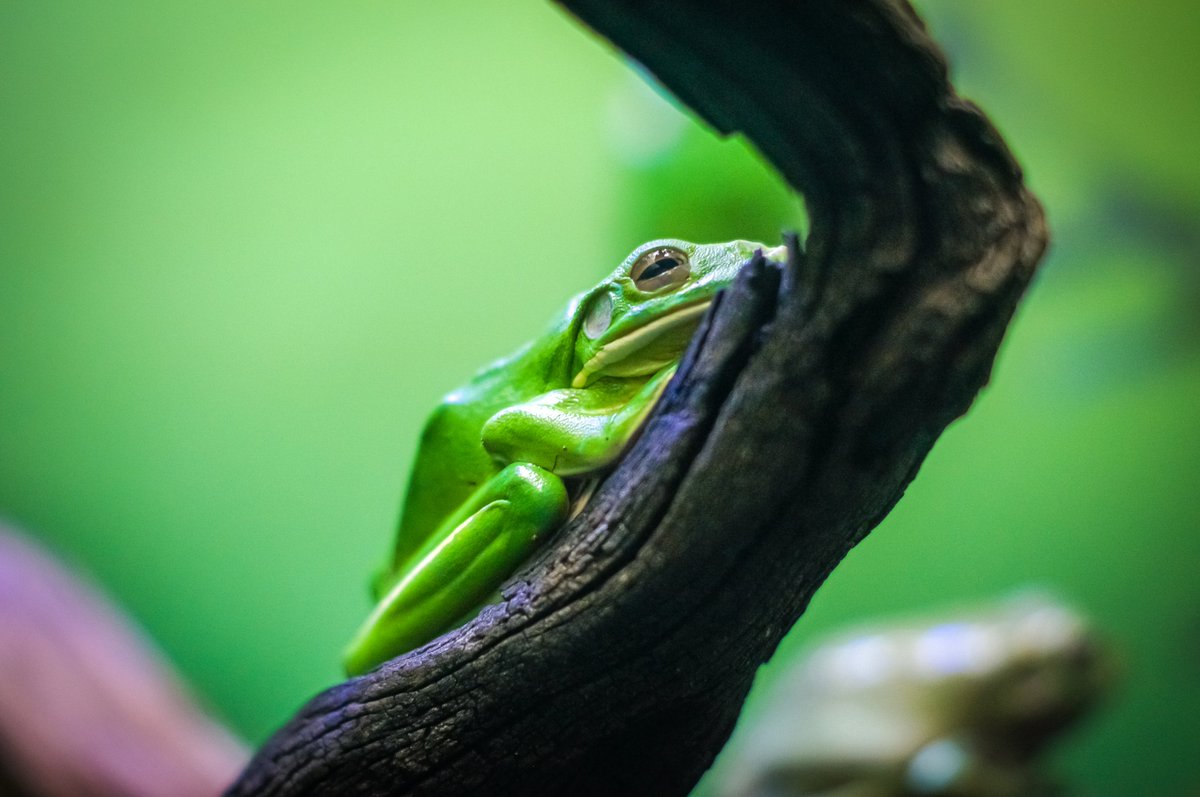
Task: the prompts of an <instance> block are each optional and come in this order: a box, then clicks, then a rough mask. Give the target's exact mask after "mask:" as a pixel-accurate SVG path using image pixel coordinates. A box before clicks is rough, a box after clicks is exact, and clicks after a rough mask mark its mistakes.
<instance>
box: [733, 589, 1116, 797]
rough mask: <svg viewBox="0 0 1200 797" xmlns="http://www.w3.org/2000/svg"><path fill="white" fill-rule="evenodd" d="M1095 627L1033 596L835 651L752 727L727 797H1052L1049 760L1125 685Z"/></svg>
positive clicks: (772, 698)
mask: <svg viewBox="0 0 1200 797" xmlns="http://www.w3.org/2000/svg"><path fill="white" fill-rule="evenodd" d="M1114 680H1115V678H1114V668H1113V662H1112V657H1111V656H1110V655H1109V654H1108V652H1107V651H1105V650H1104V649H1103V648H1102V647H1101V645H1100V643H1099V642H1098V641H1097V639H1096V637H1095V635H1094V632H1093V630H1092V629H1091V628H1089V626H1088V624H1087V623H1086V622H1085V621H1084V620H1083V618H1082V617H1081V616H1080V615H1079V614H1078V613H1076V612H1075V611H1073V610H1072V609H1069V608H1067V607H1066V606H1064V605H1062V604H1061V603H1059V602H1057V601H1055V600H1054V599H1052V598H1050V597H1048V596H1047V595H1045V594H1043V593H1034V592H1026V593H1022V594H1019V595H1017V596H1015V597H1013V598H1010V599H1007V600H1003V601H999V602H998V603H996V604H994V605H992V606H990V607H983V608H980V609H976V610H968V611H965V612H961V613H957V614H951V615H946V614H943V615H941V616H940V617H939V618H938V619H937V620H932V619H926V620H925V621H921V620H915V621H904V622H897V623H893V624H887V625H876V626H873V627H867V628H862V629H859V630H856V631H854V632H851V633H848V634H844V635H839V636H836V637H834V638H832V639H829V640H828V641H825V642H823V643H819V644H818V646H817V647H816V648H814V649H813V650H812V652H811V653H810V654H809V655H807V656H806V657H804V658H802V659H801V660H799V661H798V663H797V664H796V665H795V666H794V667H793V668H791V669H790V670H788V671H787V672H785V673H783V674H782V675H781V676H780V678H779V682H778V683H776V684H775V685H774V687H773V688H772V689H770V690H769V694H768V697H767V699H766V701H765V702H764V704H763V708H761V709H760V712H759V714H758V715H757V716H755V717H754V718H753V720H752V721H751V724H750V725H749V726H748V727H746V728H744V729H743V728H739V733H738V734H736V735H735V736H734V742H733V743H732V746H731V748H730V750H729V751H728V753H727V754H726V756H727V757H726V759H725V761H724V764H723V770H724V777H722V778H719V783H720V787H719V789H718V793H720V794H721V795H724V796H725V797H916V796H917V795H941V796H942V797H951V796H953V797H1042V796H1043V795H1054V794H1061V793H1063V792H1062V791H1060V789H1059V787H1058V784H1056V783H1055V782H1054V780H1053V779H1052V778H1051V777H1050V776H1049V775H1048V774H1047V773H1046V771H1045V768H1044V765H1043V762H1042V760H1041V758H1042V754H1043V753H1044V752H1045V750H1046V749H1047V747H1048V746H1049V745H1050V744H1051V743H1052V742H1053V741H1054V740H1055V739H1056V738H1057V737H1058V736H1059V735H1060V734H1061V733H1062V732H1063V731H1065V730H1066V729H1067V728H1069V727H1071V726H1072V725H1074V724H1075V723H1076V722H1077V721H1078V720H1079V719H1080V718H1081V717H1082V716H1083V715H1084V714H1086V713H1087V712H1088V710H1089V709H1091V708H1092V707H1093V706H1094V704H1095V703H1096V702H1097V700H1098V698H1099V697H1100V696H1101V695H1102V694H1103V693H1104V692H1106V691H1107V690H1108V689H1109V688H1110V687H1111V685H1112V683H1113V681H1114Z"/></svg>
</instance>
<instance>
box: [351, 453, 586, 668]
mask: <svg viewBox="0 0 1200 797" xmlns="http://www.w3.org/2000/svg"><path fill="white" fill-rule="evenodd" d="M567 507H568V501H567V491H566V488H565V486H564V485H563V482H562V479H560V478H559V477H558V476H556V475H554V474H553V473H550V472H549V471H547V470H546V469H544V468H541V467H539V466H537V465H533V464H529V463H523V462H514V463H512V464H510V465H508V466H506V467H505V468H503V469H502V470H501V471H500V472H499V473H497V474H496V475H495V476H493V477H492V478H490V479H488V480H487V481H486V482H485V483H484V484H483V485H481V486H480V487H479V489H478V490H476V491H475V493H474V494H472V495H471V497H470V499H468V500H467V502H466V503H465V504H464V505H463V506H462V507H461V508H459V510H458V511H457V512H455V513H454V514H453V515H451V516H450V517H449V518H447V519H446V520H445V521H443V522H442V524H441V526H439V527H438V529H437V531H436V532H434V534H432V535H431V536H430V539H429V542H428V543H427V544H426V545H425V546H424V547H423V548H421V549H420V550H419V551H418V552H417V553H416V554H414V556H413V557H412V559H411V560H410V563H409V564H406V565H405V566H404V567H402V568H401V569H400V570H399V575H398V577H396V578H395V579H394V580H393V583H392V584H391V585H390V586H388V588H387V590H386V592H385V594H384V595H383V597H382V598H381V599H380V601H379V603H378V605H376V607H375V609H374V611H372V612H371V615H370V617H368V618H367V620H366V622H365V623H363V626H362V628H360V629H359V631H358V633H357V634H356V635H355V637H354V639H353V640H352V641H351V642H350V646H349V647H348V648H347V650H346V654H345V660H344V661H345V665H346V671H347V672H348V673H350V674H351V675H358V674H360V673H364V672H366V671H367V670H369V669H371V668H372V667H374V666H375V665H377V664H379V663H380V662H383V661H386V660H387V659H390V658H392V657H393V656H398V655H399V654H401V653H404V652H405V651H408V650H412V649H413V648H416V647H418V646H419V645H422V644H424V643H426V642H428V641H429V640H431V639H433V638H434V637H435V636H437V635H438V634H440V633H442V632H443V631H445V630H447V629H448V628H450V627H452V626H453V624H454V623H455V622H457V621H459V620H461V619H462V617H463V615H465V614H466V613H467V612H469V611H471V610H472V609H474V608H476V607H478V606H479V605H480V604H481V603H483V602H484V601H486V600H487V598H488V597H489V596H490V595H492V594H493V593H494V592H495V591H496V590H497V588H499V586H500V585H501V584H502V583H503V582H504V580H505V579H506V578H508V577H509V576H510V575H512V573H513V571H514V570H516V568H517V566H518V565H520V564H521V562H523V561H525V559H526V558H528V556H529V554H530V553H531V552H532V551H533V549H534V548H535V547H536V545H537V543H538V541H539V540H540V539H541V538H542V537H544V536H545V535H546V534H547V533H549V532H551V531H553V530H554V529H555V528H556V527H557V526H559V525H560V524H561V523H562V522H563V520H565V519H566V514H567Z"/></svg>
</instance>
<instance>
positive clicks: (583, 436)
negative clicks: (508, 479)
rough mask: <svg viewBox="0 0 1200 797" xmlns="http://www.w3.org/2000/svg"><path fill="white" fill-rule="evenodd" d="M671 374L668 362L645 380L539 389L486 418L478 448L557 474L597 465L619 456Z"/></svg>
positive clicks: (576, 472)
mask: <svg viewBox="0 0 1200 797" xmlns="http://www.w3.org/2000/svg"><path fill="white" fill-rule="evenodd" d="M674 374H675V366H674V365H671V366H668V367H665V368H663V369H661V370H660V371H659V372H658V373H656V374H654V375H653V376H652V377H650V378H649V379H618V378H611V379H601V380H599V381H597V382H594V383H592V384H590V385H588V386H587V387H584V388H564V389H560V390H551V391H549V392H547V393H543V394H542V395H540V396H538V397H536V398H534V399H533V400H531V401H527V402H525V403H524V404H517V405H514V406H512V407H509V408H507V409H504V410H501V411H500V412H498V413H496V414H495V415H493V416H492V417H491V418H490V419H488V422H487V423H486V424H484V426H483V447H484V448H486V449H487V450H488V452H490V453H491V454H492V456H494V457H496V458H497V459H499V460H500V461H502V462H516V461H520V462H533V463H537V464H538V465H541V466H542V467H543V468H545V469H547V470H550V471H553V472H554V473H557V474H559V475H562V476H577V475H581V474H586V473H592V472H595V471H598V470H601V469H603V468H605V467H607V466H608V465H611V464H612V463H613V462H615V461H616V460H617V458H618V457H620V456H621V452H623V451H624V450H625V448H626V447H627V446H628V445H629V441H630V440H631V439H633V437H634V435H635V434H636V433H637V430H638V428H639V427H640V426H641V425H642V422H643V421H645V420H646V416H648V415H649V414H650V410H651V409H653V408H654V404H655V402H657V401H658V398H659V396H661V395H662V392H663V390H664V389H665V388H666V386H667V383H668V382H670V380H671V377H672V376H673V375H674Z"/></svg>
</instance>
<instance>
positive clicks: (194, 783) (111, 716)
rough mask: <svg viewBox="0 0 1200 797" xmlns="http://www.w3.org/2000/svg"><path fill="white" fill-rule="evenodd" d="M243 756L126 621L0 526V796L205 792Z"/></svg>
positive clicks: (228, 777) (224, 780) (140, 796)
mask: <svg viewBox="0 0 1200 797" xmlns="http://www.w3.org/2000/svg"><path fill="white" fill-rule="evenodd" d="M246 758H247V753H246V750H245V748H244V747H243V746H242V744H241V743H240V742H239V741H237V740H236V739H235V738H234V737H233V736H232V735H230V734H229V732H227V731H226V730H225V729H224V728H222V727H221V726H220V725H218V724H217V723H216V722H214V721H213V720H211V719H209V718H208V717H207V716H205V714H204V713H203V712H202V711H201V710H200V708H199V707H198V706H197V705H196V703H195V701H194V700H193V699H192V698H191V697H190V696H189V695H188V694H187V691H186V689H185V688H184V686H183V685H182V683H181V682H180V680H179V678H178V676H177V675H176V674H175V673H174V672H173V671H172V670H171V667H170V665H168V664H167V663H166V662H165V661H164V660H163V658H162V656H161V655H160V654H159V653H158V652H157V651H155V650H154V649H153V648H152V646H151V645H150V644H149V643H148V642H147V641H146V640H145V639H144V638H143V636H142V635H141V633H140V632H139V631H138V630H137V629H135V628H134V627H133V624H132V622H131V621H130V620H129V619H128V618H126V617H125V616H124V615H123V614H122V613H121V612H120V611H119V610H118V609H117V608H116V607H115V606H113V605H112V604H111V603H110V602H109V601H108V600H107V599H106V598H104V597H103V596H102V595H100V594H99V593H98V592H97V591H96V590H95V589H93V588H92V587H90V586H88V585H86V584H84V583H83V582H82V581H81V579H80V578H79V576H77V575H74V574H72V573H71V572H69V571H68V570H67V569H66V568H65V567H64V566H63V565H62V564H60V563H59V562H57V561H56V560H55V559H54V558H53V557H52V556H51V555H50V554H48V553H47V552H45V551H43V550H41V549H39V548H38V547H37V546H36V545H35V544H34V543H33V542H32V541H30V540H28V539H27V538H24V537H22V536H20V535H19V534H18V533H17V532H16V531H15V530H14V529H12V528H11V527H6V526H4V525H3V524H0V795H5V796H6V797H7V795H20V797H215V795H218V794H220V793H221V792H222V790H224V788H225V787H226V786H228V784H229V783H230V782H232V780H233V778H234V777H235V776H236V774H237V773H238V771H239V770H240V769H241V767H242V766H243V765H244V764H245V761H246Z"/></svg>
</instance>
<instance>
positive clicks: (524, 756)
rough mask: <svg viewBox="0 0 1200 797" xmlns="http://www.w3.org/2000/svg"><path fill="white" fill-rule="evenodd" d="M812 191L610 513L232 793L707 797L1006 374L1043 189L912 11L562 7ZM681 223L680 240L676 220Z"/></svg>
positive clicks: (752, 272) (322, 718)
mask: <svg viewBox="0 0 1200 797" xmlns="http://www.w3.org/2000/svg"><path fill="white" fill-rule="evenodd" d="M562 2H563V5H565V6H566V7H567V8H569V9H570V10H571V11H572V12H573V13H575V14H576V15H578V16H579V17H580V18H582V19H583V20H584V21H586V22H587V23H588V24H590V25H592V26H593V27H594V28H595V29H596V30H598V31H600V32H601V33H602V34H603V35H605V36H607V37H609V38H610V39H612V40H613V41H614V42H616V43H617V45H618V46H619V47H621V48H622V49H624V50H625V51H626V52H628V53H630V54H631V55H633V56H634V57H635V58H637V59H638V60H640V61H641V62H643V63H644V64H645V65H646V66H647V67H649V68H650V69H651V70H652V71H653V72H655V73H656V74H657V75H658V76H659V77H660V78H661V79H662V80H663V82H664V83H665V84H666V85H667V86H669V87H670V88H671V89H672V90H674V91H675V92H676V93H677V94H679V96H680V97H682V98H683V99H684V100H685V101H686V102H687V103H688V104H689V105H691V106H692V107H693V108H695V109H696V110H698V111H699V112H700V113H701V115H703V116H704V117H705V118H707V119H708V120H710V121H711V122H712V123H713V124H715V125H716V126H717V127H718V128H719V129H721V130H723V131H727V132H728V131H735V130H736V131H742V132H743V133H745V134H746V135H747V137H749V138H750V139H751V140H752V141H753V142H754V143H756V144H757V145H758V146H759V147H760V149H761V150H762V151H763V152H764V154H766V156H767V157H768V158H769V159H770V160H771V161H772V162H773V163H774V164H775V165H776V166H777V167H778V169H779V170H780V172H781V173H782V174H783V175H784V176H785V178H786V179H788V180H789V181H790V182H791V183H792V184H793V185H794V186H796V187H797V188H798V189H800V190H802V191H803V192H804V193H805V196H806V197H807V199H808V202H809V205H810V209H811V215H812V219H813V229H812V235H811V237H810V241H809V245H808V247H807V252H806V253H803V254H802V253H801V252H800V251H799V249H798V247H797V246H796V245H795V242H794V241H793V245H792V247H791V252H790V262H789V263H788V264H787V265H786V267H785V268H783V269H779V268H777V267H775V266H774V265H772V264H769V263H766V262H764V261H763V260H762V259H761V258H755V259H754V260H752V261H751V262H750V263H749V264H748V265H747V266H746V268H745V269H744V270H743V273H742V274H741V276H740V278H739V280H738V281H737V282H736V284H735V285H734V286H733V287H732V288H731V289H730V290H729V291H728V292H727V293H726V294H725V295H724V296H723V297H722V299H721V300H720V301H719V302H718V303H717V305H716V307H715V308H714V310H713V311H712V312H711V313H710V315H709V317H708V318H707V320H706V321H705V323H704V325H703V326H702V328H701V330H700V332H699V333H698V334H697V337H696V340H695V341H694V342H693V345H692V348H691V349H690V351H689V353H688V355H687V356H686V359H685V362H684V365H683V367H682V368H681V369H680V373H679V375H678V376H677V377H676V379H675V381H674V383H673V384H672V386H671V387H670V389H669V390H668V393H667V395H666V396H665V397H664V399H663V401H662V402H661V403H660V406H659V407H658V408H657V410H656V412H655V414H654V416H653V417H652V419H651V420H650V422H649V423H648V425H647V427H646V430H645V432H644V433H643V435H642V437H641V438H640V439H639V441H638V442H637V444H636V445H635V446H634V447H633V449H632V450H631V451H630V452H629V454H628V455H627V456H626V457H625V458H624V460H623V461H622V462H621V464H620V466H619V467H618V468H617V469H616V471H615V472H614V473H613V474H612V475H611V476H610V477H609V478H608V480H607V481H606V482H605V484H604V485H603V486H602V488H601V489H600V491H599V492H598V494H597V495H596V497H595V498H594V500H593V501H592V503H591V504H590V505H589V507H588V508H587V510H586V511H585V512H584V513H583V514H582V515H581V516H580V517H579V518H577V519H576V520H575V521H574V522H573V523H571V524H570V525H569V526H568V527H567V528H566V529H565V530H564V531H563V533H561V534H560V535H559V536H558V537H557V538H556V539H555V540H554V541H553V542H552V544H551V545H550V546H549V548H548V549H547V550H546V551H545V552H544V553H543V555H542V556H541V557H540V558H539V559H538V560H537V561H536V562H534V563H532V565H531V566H530V567H528V568H527V569H526V570H525V572H524V573H523V574H522V575H521V577H520V578H519V579H518V580H516V581H514V582H513V583H512V584H510V585H509V587H508V588H507V590H506V591H505V601H504V602H503V603H501V604H499V605H496V606H492V607H489V608H487V609H485V610H484V611H483V613H482V614H481V615H480V617H479V618H477V619H476V620H474V621H472V622H471V623H468V624H467V625H466V626H464V627H462V628H460V629H458V630H457V631H454V632H452V633H450V634H447V635H446V636H444V637H442V638H440V639H438V640H436V641H434V642H433V643H431V644H429V645H427V646H426V647H425V648H423V649H421V650H419V651H415V652H413V653H410V654H408V655H406V656H402V657H400V658H398V659H396V660H394V661H392V662H390V663H388V664H387V665H385V666H384V667H382V668H381V669H379V670H378V671H376V672H374V673H371V674H369V675H367V676H364V677H362V678H357V679H354V680H352V681H349V682H347V683H344V684H341V685H339V686H337V687H334V688H332V689H330V690H329V691H327V692H325V693H324V694H322V695H320V696H318V697H317V698H315V699H314V700H313V701H312V702H311V703H310V704H309V705H308V706H306V707H305V708H304V709H303V710H302V711H301V712H300V714H299V715H298V716H297V717H296V718H295V719H294V720H292V722H291V723H289V724H288V725H287V726H286V727H285V728H283V729H282V730H281V731H279V733H277V734H276V735H275V737H274V738H273V739H271V740H270V742H268V744H267V745H266V746H265V747H264V748H263V749H262V750H261V751H260V752H259V754H258V756H257V757H256V758H255V760H254V761H253V762H252V763H251V765H250V767H249V768H248V769H247V770H246V772H245V773H244V774H243V776H242V779H241V780H240V781H239V782H238V783H237V784H236V785H235V786H234V787H233V788H232V790H231V791H230V794H232V795H251V794H254V795H263V794H269V795H293V794H329V795H345V794H362V795H394V794H437V795H452V794H453V795H459V794H463V795H465V794H479V793H486V794H521V795H549V794H572V795H615V794H623V795H636V794H647V795H672V794H677V795H682V794H686V793H687V791H688V790H689V789H690V788H691V786H692V785H693V784H694V783H695V781H696V780H697V779H698V778H699V776H700V774H701V773H702V772H703V771H704V770H705V769H706V768H707V767H708V766H709V764H710V763H711V761H712V758H713V756H714V755H715V754H716V752H717V751H718V750H719V749H720V747H721V745H722V744H723V743H724V741H725V739H726V737H727V736H728V734H729V731H730V730H731V728H732V725H733V722H734V720H735V718H736V717H737V714H738V711H739V709H740V707H741V705H742V701H743V699H744V697H745V695H746V692H747V690H748V689H749V687H750V683H751V680H752V678H753V676H754V672H755V670H756V669H757V667H758V666H759V664H760V663H761V662H763V661H764V660H766V659H767V658H768V657H769V656H770V655H771V653H772V652H773V651H774V650H775V647H776V645H777V644H778V642H779V640H780V638H781V637H782V636H783V634H784V633H785V632H786V631H787V630H788V629H789V628H790V627H791V625H792V624H793V623H794V622H795V620H796V618H797V617H799V615H800V613H801V612H802V611H803V610H804V607H805V606H806V605H807V603H808V600H809V598H810V597H811V596H812V594H813V591H814V590H815V589H816V588H817V586H818V585H819V584H820V583H821V582H822V581H823V580H824V579H825V577H826V576H827V575H828V574H829V572H830V570H831V569H832V568H833V566H834V565H835V564H836V563H837V562H838V561H839V560H840V559H841V558H842V557H843V556H844V555H845V554H846V552H847V551H848V550H849V549H850V548H851V547H852V546H853V545H854V544H855V543H856V542H858V540H860V539H861V538H862V537H863V535H864V534H866V533H867V531H869V530H870V529H871V528H872V527H873V526H874V525H875V524H876V523H878V522H879V521H880V519H881V518H883V516H884V515H885V514H886V513H887V512H888V511H889V510H890V509H891V507H892V506H893V505H894V504H895V502H896V501H897V500H898V499H899V497H900V495H901V493H902V492H903V490H904V488H905V486H906V485H907V483H908V482H909V480H910V479H911V478H912V477H913V475H914V474H915V473H916V470H917V468H918V466H919V465H920V463H921V461H922V460H923V458H924V457H925V455H926V453H927V452H928V451H929V448H930V446H931V445H932V444H933V441H934V440H935V439H936V438H937V436H938V434H940V432H941V431H942V429H943V428H944V427H945V426H946V424H947V423H949V422H950V421H951V420H952V419H954V418H956V417H957V416H959V415H960V414H962V413H963V412H964V411H965V410H966V409H967V407H968V405H969V404H970V403H971V401H972V399H973V398H974V396H975V394H976V392H977V391H978V390H979V388H980V387H981V386H982V385H983V384H984V382H985V381H986V380H987V378H988V374H989V371H990V368H991V364H992V361H993V358H994V356H995V352H996V349H997V346H998V345H999V343H1000V339H1001V336H1002V334H1003V332H1004V329H1005V327H1006V325H1007V323H1008V320H1009V318H1010V317H1011V315H1012V312H1013V309H1014V307H1015V304H1016V302H1017V299H1018V297H1019V296H1020V294H1021V292H1022V290H1023V289H1024V287H1025V285H1026V284H1027V282H1028V280H1029V278H1030V276H1031V274H1032V271H1033V267H1034V265H1035V263H1036V261H1037V260H1038V258H1039V256H1040V254H1041V252H1042V249H1043V246H1044V244H1045V239H1046V232H1045V228H1044V225H1043V220H1042V214H1041V210H1040V208H1039V207H1038V204H1037V202H1036V201H1035V200H1034V199H1033V198H1032V197H1031V196H1030V194H1029V193H1028V192H1027V191H1026V190H1025V188H1024V187H1023V185H1022V181H1021V174H1020V170H1019V169H1018V167H1017V165H1016V164H1015V163H1014V162H1013V160H1012V158H1011V157H1010V155H1009V154H1008V151H1007V150H1006V149H1005V147H1004V144H1003V142H1002V141H1001V140H1000V138H999V136H998V135H997V133H996V132H995V130H994V129H993V128H992V127H991V126H990V124H989V123H988V121H987V120H986V119H985V118H984V116H983V115H982V114H981V113H980V112H979V111H978V110H977V109H976V108H974V107H973V106H972V105H970V104H969V103H966V102H964V101H963V100H961V99H959V98H958V97H956V96H955V94H954V92H953V90H952V88H951V87H950V85H949V84H948V83H947V80H946V70H945V65H944V62H943V60H942V56H941V54H940V52H939V51H938V50H937V48H936V46H935V45H934V44H933V43H932V42H931V41H930V40H929V38H928V37H927V35H926V33H925V31H924V29H923V28H922V26H921V23H920V22H919V20H918V19H917V18H916V16H915V15H914V14H913V12H912V10H911V9H910V8H909V7H908V6H907V5H906V4H904V3H903V2H901V0H891V1H889V0H788V2H783V1H782V0H778V1H773V0H759V2H749V1H748V0H743V1H742V2H736V3H735V2H729V1H728V0H720V1H719V2H715V1H714V0H659V1H658V2H646V1H645V0H562ZM666 232H669V231H664V233H666Z"/></svg>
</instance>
